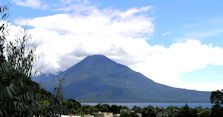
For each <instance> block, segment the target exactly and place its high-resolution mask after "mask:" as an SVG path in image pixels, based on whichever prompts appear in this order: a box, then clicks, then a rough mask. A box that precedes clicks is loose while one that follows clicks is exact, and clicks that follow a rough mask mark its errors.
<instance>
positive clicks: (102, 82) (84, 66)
mask: <svg viewBox="0 0 223 117" xmlns="http://www.w3.org/2000/svg"><path fill="white" fill-rule="evenodd" d="M62 78H64V79H65V80H64V95H65V97H66V98H75V99H78V100H82V101H84V102H182V103H189V102H209V94H210V93H209V92H202V91H194V90H186V89H179V88H173V87H169V86H166V85H162V84H159V83H156V82H154V81H152V80H150V79H149V78H147V77H145V76H144V75H142V74H140V73H138V72H135V71H133V70H131V69H130V68H128V67H127V66H124V65H121V64H118V63H116V62H114V61H112V60H110V59H109V58H107V57H105V56H103V55H93V56H88V57H86V58H85V59H84V60H82V61H81V62H79V63H78V64H76V65H74V66H73V67H71V68H69V69H67V70H66V71H64V72H61V73H59V74H58V75H55V76H53V75H50V76H49V77H46V75H42V76H41V77H40V78H38V79H36V81H38V80H39V81H38V82H39V83H40V85H41V86H42V87H44V88H46V89H47V90H49V91H53V89H54V88H55V87H56V86H57V84H58V80H59V79H62ZM43 79H44V80H43Z"/></svg>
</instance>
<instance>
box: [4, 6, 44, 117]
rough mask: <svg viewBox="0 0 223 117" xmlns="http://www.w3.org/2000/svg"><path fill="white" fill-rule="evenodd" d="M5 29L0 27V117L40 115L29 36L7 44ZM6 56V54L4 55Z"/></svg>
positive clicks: (38, 95) (37, 86) (37, 88)
mask: <svg viewBox="0 0 223 117" xmlns="http://www.w3.org/2000/svg"><path fill="white" fill-rule="evenodd" d="M5 10H7V7H6V6H3V7H0V12H1V15H2V20H3V19H5V18H6V17H7V13H6V12H5ZM6 26H7V23H4V22H3V24H2V26H1V27H0V32H1V33H0V81H1V82H0V105H1V106H0V116H10V117H17V116H20V117H23V116H24V117H25V116H32V115H33V114H35V113H37V110H36V109H35V106H36V105H38V100H39V99H40V94H39V89H40V87H39V85H38V84H37V83H35V82H33V81H32V80H31V78H30V76H31V74H32V71H33V64H34V61H35V60H34V55H33V54H34V53H33V52H34V49H27V48H26V42H27V40H28V39H29V38H28V35H27V33H24V34H23V36H22V37H20V38H18V39H16V41H15V42H8V46H7V49H6V50H7V51H6V52H5V44H6V41H7V40H6V37H5V34H6V32H7V31H6ZM4 52H5V53H4Z"/></svg>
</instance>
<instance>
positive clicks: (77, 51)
mask: <svg viewBox="0 0 223 117" xmlns="http://www.w3.org/2000/svg"><path fill="white" fill-rule="evenodd" d="M150 8H151V7H143V8H132V9H128V10H126V11H119V10H115V9H104V10H99V9H97V8H96V7H89V8H86V9H82V10H81V12H77V11H76V12H74V13H73V14H57V15H52V16H47V17H38V18H33V19H20V20H17V21H15V22H16V23H17V24H19V25H29V26H33V27H34V28H33V29H30V30H29V32H30V33H31V34H32V36H33V39H34V40H35V41H36V42H37V44H38V48H37V53H38V54H39V56H40V57H41V58H40V61H39V66H38V67H39V70H41V72H44V73H55V72H59V71H63V70H65V69H67V68H69V67H70V66H72V65H74V64H76V63H77V62H79V61H80V60H81V59H83V58H84V57H86V56H87V55H93V54H104V55H106V56H108V57H110V58H112V59H113V60H115V61H117V62H119V63H122V64H125V65H127V66H129V67H131V68H132V69H134V70H136V71H139V72H141V73H143V74H144V75H146V76H148V77H149V78H151V79H152V80H154V81H156V82H159V83H163V84H167V85H170V86H175V87H182V88H189V89H199V90H206V89H207V88H206V85H204V84H196V85H195V84H182V82H181V81H180V77H181V75H182V74H183V73H185V72H190V71H193V70H197V69H202V68H205V67H206V66H207V65H208V64H214V65H223V61H222V60H223V49H222V48H220V47H212V46H211V45H205V44H201V42H200V41H198V40H195V39H188V40H187V41H186V42H177V43H174V44H172V45H170V46H169V47H164V46H161V45H156V46H151V45H149V44H148V43H147V42H146V39H149V36H146V35H152V34H153V31H154V26H153V23H152V18H150V17H148V16H146V15H144V12H145V11H148V10H149V9H150ZM83 11H86V12H87V13H86V14H83V13H82V12H83ZM142 37H145V38H142ZM210 85H211V86H210V87H209V90H213V89H215V88H216V87H217V86H218V88H220V85H216V84H210ZM199 86H200V87H199Z"/></svg>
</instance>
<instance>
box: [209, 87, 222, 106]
mask: <svg viewBox="0 0 223 117" xmlns="http://www.w3.org/2000/svg"><path fill="white" fill-rule="evenodd" d="M210 101H211V103H212V104H215V105H222V104H223V89H222V90H221V91H220V90H217V91H213V92H211V95H210Z"/></svg>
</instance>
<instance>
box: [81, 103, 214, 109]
mask: <svg viewBox="0 0 223 117" xmlns="http://www.w3.org/2000/svg"><path fill="white" fill-rule="evenodd" d="M81 104H83V105H91V106H95V105H97V104H98V103H81ZM103 104H108V105H118V106H120V105H122V106H127V107H129V108H130V109H131V108H132V107H133V106H138V107H141V108H143V107H146V106H149V105H151V106H153V107H160V108H162V107H163V108H167V107H168V106H177V107H182V106H184V105H185V103H103ZM187 105H188V106H189V107H190V108H195V107H198V106H201V107H203V108H211V107H212V104H211V103H187Z"/></svg>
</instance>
